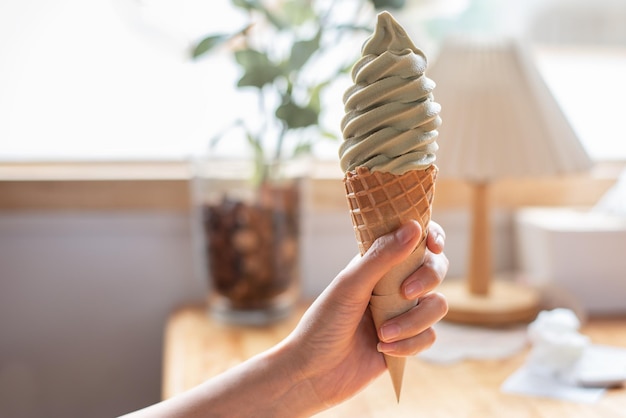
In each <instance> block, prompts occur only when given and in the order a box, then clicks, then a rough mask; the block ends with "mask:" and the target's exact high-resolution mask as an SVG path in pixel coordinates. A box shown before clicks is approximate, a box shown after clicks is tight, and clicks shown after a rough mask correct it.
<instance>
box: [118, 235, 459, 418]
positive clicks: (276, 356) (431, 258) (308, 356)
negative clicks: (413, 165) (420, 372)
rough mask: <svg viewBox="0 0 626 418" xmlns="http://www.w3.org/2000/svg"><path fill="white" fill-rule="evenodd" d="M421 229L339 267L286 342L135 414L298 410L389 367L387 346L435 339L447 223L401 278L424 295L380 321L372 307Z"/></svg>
mask: <svg viewBox="0 0 626 418" xmlns="http://www.w3.org/2000/svg"><path fill="white" fill-rule="evenodd" d="M420 236H421V230H420V227H419V224H417V223H416V222H409V223H408V224H406V225H403V226H402V227H400V228H399V229H398V230H397V231H396V232H395V233H392V234H388V235H385V236H384V237H381V238H379V239H378V240H376V242H375V243H374V245H373V246H372V248H370V250H369V251H368V252H367V253H365V255H364V256H363V257H358V258H357V259H355V260H354V261H353V262H352V263H350V264H349V265H348V267H346V268H345V270H343V271H342V272H341V273H339V275H337V277H336V278H335V279H334V280H333V281H332V283H331V284H330V285H329V286H328V288H326V290H325V291H324V292H323V293H322V294H321V295H320V297H319V298H318V299H317V300H316V301H315V302H314V303H313V304H312V305H311V307H310V308H309V310H308V311H307V312H306V313H305V314H304V316H303V317H302V319H301V320H300V322H299V323H298V326H297V327H296V329H295V330H294V331H293V332H292V333H291V334H290V335H289V336H288V337H287V338H286V339H285V340H283V341H282V342H281V343H279V344H278V345H276V346H274V347H272V348H270V349H269V350H267V351H265V352H263V353H260V354H258V355H257V356H254V357H252V358H250V359H248V360H247V361H245V362H243V363H241V364H239V365H237V366H235V367H232V368H231V369H229V370H227V371H226V372H224V373H222V374H220V375H218V376H215V377H213V378H211V379H208V380H207V381H205V382H204V383H202V384H200V385H198V386H196V387H195V388H193V389H190V390H188V391H187V392H185V393H183V394H181V395H178V396H175V397H173V398H170V399H167V400H165V401H163V402H160V403H158V404H155V405H152V406H150V407H147V408H144V409H142V410H139V411H136V412H134V413H132V414H131V415H132V416H133V417H161V416H176V417H181V418H182V417H185V418H187V417H188V418H192V417H194V418H195V417H205V416H216V417H217V416H255V417H272V418H276V417H290V418H292V417H294V416H310V415H312V414H314V413H316V412H319V411H321V410H323V409H326V408H329V407H330V406H332V405H335V404H337V403H339V402H341V401H344V400H346V399H348V398H350V397H351V396H353V395H354V394H355V393H357V392H358V391H359V390H361V389H362V388H363V387H365V386H367V384H368V383H370V382H371V381H372V380H373V379H374V378H375V377H376V376H378V375H380V374H381V373H382V372H383V371H384V370H385V361H384V358H383V355H382V354H381V351H384V352H385V353H387V354H390V355H397V356H409V355H412V354H416V353H418V352H419V351H421V350H424V349H425V348H427V347H429V346H430V345H431V344H432V342H433V341H434V338H435V334H434V332H433V330H432V329H431V326H432V325H433V324H434V323H435V322H437V321H438V320H439V319H441V318H442V317H443V316H444V315H445V313H446V311H447V305H446V302H445V299H444V298H443V296H441V295H439V294H436V293H430V292H432V290H433V289H434V288H435V287H436V286H437V285H438V284H439V283H440V282H441V280H442V279H443V277H444V276H445V274H446V272H447V271H448V260H447V259H446V257H445V256H444V255H443V252H442V251H443V241H444V238H445V236H444V233H443V230H442V229H441V227H440V226H439V225H437V224H436V223H433V222H431V223H430V225H429V235H428V242H427V251H426V256H425V261H424V264H423V266H422V267H420V268H418V269H417V270H416V271H415V272H414V273H412V274H411V275H409V277H407V278H406V279H405V280H404V282H403V283H402V291H403V294H404V295H405V297H407V298H409V299H416V298H419V303H418V304H417V306H415V307H414V308H413V309H411V310H410V311H409V312H406V313H404V314H402V315H399V316H397V317H395V318H392V319H390V320H389V321H387V322H385V323H384V324H382V326H381V329H379V330H376V329H374V322H373V321H372V317H371V315H370V313H369V309H368V303H369V299H370V296H371V293H372V290H373V289H374V285H375V284H376V283H377V282H378V280H379V279H380V278H381V277H382V276H383V275H384V274H385V273H386V272H387V271H389V270H391V269H392V268H393V266H395V265H396V264H399V263H400V262H402V261H403V260H404V259H406V258H407V256H408V255H409V254H410V253H411V251H412V250H413V249H414V248H415V246H416V245H417V243H418V240H419V237H420ZM416 267H417V266H416ZM394 330H395V331H397V332H393V331H394ZM379 350H380V351H379ZM131 415H129V416H131Z"/></svg>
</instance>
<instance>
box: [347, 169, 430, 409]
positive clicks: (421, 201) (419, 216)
mask: <svg viewBox="0 0 626 418" xmlns="http://www.w3.org/2000/svg"><path fill="white" fill-rule="evenodd" d="M436 177H437V167H436V166H435V165H431V166H429V167H428V168H426V169H424V170H410V171H408V172H406V173H405V174H402V175H396V174H391V173H386V172H380V171H373V172H372V171H370V170H369V169H368V168H367V167H357V168H356V169H355V170H353V171H349V172H347V173H346V177H345V178H344V185H345V188H346V197H347V200H348V205H349V207H350V216H351V218H352V224H353V226H354V233H355V236H356V239H357V242H358V244H359V251H360V253H361V255H363V254H365V252H366V251H367V250H368V249H369V248H370V246H371V245H372V244H373V243H374V241H375V240H376V238H378V237H380V236H382V235H385V234H387V233H389V232H392V231H395V230H396V229H397V228H398V227H399V226H400V225H402V224H404V223H406V222H408V221H409V220H411V219H414V220H416V221H418V222H419V223H420V225H421V227H422V237H421V239H420V241H419V244H418V245H417V247H416V249H415V250H414V251H413V253H412V254H411V256H410V257H409V258H408V259H407V260H405V261H404V262H403V263H401V264H399V265H397V266H396V267H395V268H394V269H393V270H391V271H390V272H389V273H388V274H386V275H385V276H384V277H382V278H381V280H380V281H379V282H378V284H377V285H376V287H375V288H374V291H373V292H372V297H371V299H370V309H371V311H372V317H373V319H374V324H375V325H376V328H377V329H378V328H379V327H380V326H381V324H382V323H383V322H385V321H386V320H388V319H390V318H393V317H395V316H398V315H400V314H402V313H404V312H406V311H408V310H409V309H411V308H412V307H414V306H415V305H416V304H417V301H415V300H407V299H406V298H404V296H403V295H402V293H401V290H400V285H401V284H402V282H403V281H404V279H406V277H407V276H408V275H409V274H411V273H412V272H413V271H415V270H416V269H417V268H418V267H419V266H420V265H422V263H423V262H424V254H425V250H426V237H427V231H428V230H427V225H428V222H429V221H430V215H431V205H432V201H433V196H434V192H435V179H436ZM385 362H386V363H387V368H388V370H389V373H390V375H391V380H392V383H393V386H394V390H395V392H396V397H397V398H398V400H399V399H400V392H401V389H402V377H403V374H404V364H405V358H404V357H393V356H387V355H385Z"/></svg>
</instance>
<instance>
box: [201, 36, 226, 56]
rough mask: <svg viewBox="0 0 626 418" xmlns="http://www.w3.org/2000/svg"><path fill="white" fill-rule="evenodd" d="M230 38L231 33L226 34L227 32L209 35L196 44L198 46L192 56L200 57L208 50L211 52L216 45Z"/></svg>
mask: <svg viewBox="0 0 626 418" xmlns="http://www.w3.org/2000/svg"><path fill="white" fill-rule="evenodd" d="M229 38H230V35H226V34H217V35H210V36H207V37H206V38H204V39H203V40H201V41H200V42H198V43H197V44H196V46H195V47H194V48H193V51H192V53H191V56H192V57H193V58H198V57H199V56H201V55H204V54H206V53H207V52H209V51H210V50H212V49H213V48H215V47H216V46H218V45H221V44H223V43H224V42H226V41H227V40H228V39H229Z"/></svg>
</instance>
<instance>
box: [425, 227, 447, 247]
mask: <svg viewBox="0 0 626 418" xmlns="http://www.w3.org/2000/svg"><path fill="white" fill-rule="evenodd" d="M445 241H446V233H445V231H444V230H443V228H442V227H441V225H439V224H438V223H437V222H435V221H430V222H429V224H428V239H427V240H426V246H427V247H428V249H429V250H430V251H431V252H433V253H435V254H441V253H442V252H443V246H444V243H445Z"/></svg>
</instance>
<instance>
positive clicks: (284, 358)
mask: <svg viewBox="0 0 626 418" xmlns="http://www.w3.org/2000/svg"><path fill="white" fill-rule="evenodd" d="M301 352H302V350H301V349H298V348H297V347H296V346H295V344H293V343H292V342H291V341H289V339H287V340H285V341H283V342H282V343H281V344H279V345H277V346H275V347H273V348H272V349H270V350H268V351H266V352H264V353H263V354H262V355H261V356H262V360H261V361H263V362H264V363H265V364H266V367H267V373H268V374H267V375H266V376H267V377H268V380H267V382H268V384H269V385H270V386H268V387H273V389H272V391H273V395H274V397H275V400H274V402H273V404H274V405H275V406H276V410H275V411H274V413H275V415H273V416H275V417H308V416H311V415H313V414H315V413H317V412H320V411H322V410H324V409H326V408H327V407H328V406H327V405H326V404H325V402H323V401H322V400H321V399H320V398H319V396H318V394H317V393H316V391H315V389H314V387H313V385H312V379H313V378H314V376H313V373H311V372H309V371H307V369H306V364H307V363H308V362H307V361H306V360H305V359H303V358H302V356H301V354H300V353H301Z"/></svg>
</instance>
